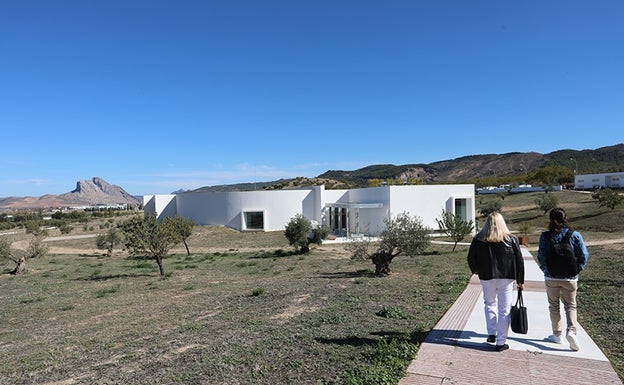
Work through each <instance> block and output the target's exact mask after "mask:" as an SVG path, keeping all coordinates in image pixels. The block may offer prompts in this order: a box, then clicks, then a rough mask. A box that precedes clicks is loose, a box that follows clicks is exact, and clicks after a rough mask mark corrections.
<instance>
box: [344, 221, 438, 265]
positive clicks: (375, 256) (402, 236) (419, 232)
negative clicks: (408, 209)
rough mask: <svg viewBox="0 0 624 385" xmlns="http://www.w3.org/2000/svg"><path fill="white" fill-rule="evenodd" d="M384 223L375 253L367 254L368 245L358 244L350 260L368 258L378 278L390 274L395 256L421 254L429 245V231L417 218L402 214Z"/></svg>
mask: <svg viewBox="0 0 624 385" xmlns="http://www.w3.org/2000/svg"><path fill="white" fill-rule="evenodd" d="M384 223H385V225H386V228H385V229H384V230H383V231H382V232H381V234H379V239H380V241H379V243H378V247H377V250H376V251H375V252H373V253H372V254H371V253H369V251H368V249H369V246H370V244H368V243H361V244H360V243H359V242H358V244H356V245H354V246H353V250H354V251H357V252H356V253H354V255H353V256H352V258H354V259H355V258H370V259H371V261H372V262H373V264H374V265H375V274H376V275H378V276H386V275H388V274H390V263H391V262H392V260H393V259H394V258H395V257H396V256H398V255H401V254H403V255H407V256H414V255H418V254H422V252H424V251H425V250H426V249H427V248H428V247H429V244H430V240H429V232H430V230H429V229H428V228H426V227H424V226H423V224H422V221H421V219H420V218H418V217H413V218H412V217H410V216H409V215H408V214H406V213H403V214H399V215H398V216H397V217H396V218H386V219H385V220H384Z"/></svg>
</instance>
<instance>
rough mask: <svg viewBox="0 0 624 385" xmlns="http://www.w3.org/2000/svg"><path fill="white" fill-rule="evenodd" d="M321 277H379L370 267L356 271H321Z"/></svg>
mask: <svg viewBox="0 0 624 385" xmlns="http://www.w3.org/2000/svg"><path fill="white" fill-rule="evenodd" d="M318 276H319V278H343V279H344V278H362V277H366V278H377V277H378V276H377V275H375V272H374V271H371V270H369V269H364V270H356V271H336V272H331V273H320V274H319V275H318Z"/></svg>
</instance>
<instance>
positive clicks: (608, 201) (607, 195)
mask: <svg viewBox="0 0 624 385" xmlns="http://www.w3.org/2000/svg"><path fill="white" fill-rule="evenodd" d="M592 198H593V199H595V200H596V201H597V202H598V207H608V208H610V209H611V210H615V208H616V207H617V206H619V205H621V204H622V203H624V195H620V194H619V193H618V192H617V191H614V190H611V189H610V188H607V189H604V190H596V191H594V193H593V194H592Z"/></svg>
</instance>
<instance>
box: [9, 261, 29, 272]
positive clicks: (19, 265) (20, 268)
mask: <svg viewBox="0 0 624 385" xmlns="http://www.w3.org/2000/svg"><path fill="white" fill-rule="evenodd" d="M25 272H26V258H24V257H22V258H20V259H19V260H18V261H17V266H16V267H15V270H13V271H12V272H11V274H13V275H22V274H24V273H25Z"/></svg>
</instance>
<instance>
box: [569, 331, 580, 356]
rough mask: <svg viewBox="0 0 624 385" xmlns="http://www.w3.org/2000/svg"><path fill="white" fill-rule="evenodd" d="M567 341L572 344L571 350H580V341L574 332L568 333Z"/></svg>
mask: <svg viewBox="0 0 624 385" xmlns="http://www.w3.org/2000/svg"><path fill="white" fill-rule="evenodd" d="M566 339H567V340H568V342H569V343H570V349H572V350H574V351H575V352H576V351H578V350H579V349H580V347H579V343H578V339H577V338H576V334H574V333H572V332H567V333H566Z"/></svg>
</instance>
